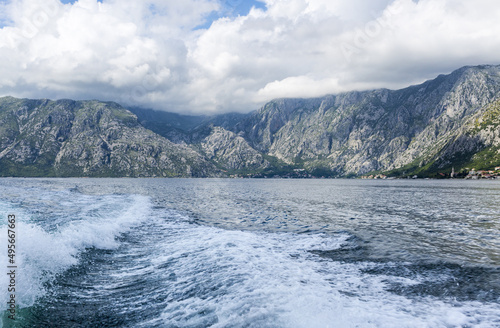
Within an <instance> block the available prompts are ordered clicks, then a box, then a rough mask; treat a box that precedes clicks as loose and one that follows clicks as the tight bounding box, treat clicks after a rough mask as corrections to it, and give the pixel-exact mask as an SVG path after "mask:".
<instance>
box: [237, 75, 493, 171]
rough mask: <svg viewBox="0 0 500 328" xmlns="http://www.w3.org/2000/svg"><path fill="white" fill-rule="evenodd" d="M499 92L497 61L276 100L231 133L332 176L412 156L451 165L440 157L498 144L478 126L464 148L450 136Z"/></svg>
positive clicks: (422, 162)
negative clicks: (390, 86) (412, 80)
mask: <svg viewBox="0 0 500 328" xmlns="http://www.w3.org/2000/svg"><path fill="white" fill-rule="evenodd" d="M499 96H500V66H479V67H464V68H462V69H459V70H457V71H455V72H453V73H452V74H450V75H446V76H444V75H443V76H439V77H438V78H436V79H435V80H432V81H428V82H425V83H423V84H421V85H417V86H412V87H409V88H405V89H402V90H397V91H391V90H384V89H382V90H374V91H366V92H348V93H344V94H339V95H330V96H326V97H323V98H317V99H278V100H274V101H272V102H270V103H268V104H266V105H265V106H264V107H263V108H262V109H260V110H259V111H258V112H257V113H255V114H254V115H252V116H251V117H249V118H247V119H245V120H244V121H242V122H240V124H238V126H237V127H236V129H235V130H234V132H236V133H243V134H242V135H243V136H244V137H245V138H246V139H247V140H248V141H249V143H250V144H251V145H252V146H253V147H254V148H255V149H257V150H259V151H261V152H263V153H265V154H268V155H271V156H275V157H277V158H279V159H281V160H283V161H285V162H288V163H295V164H298V165H303V166H304V167H305V168H307V169H309V170H311V169H313V168H315V167H323V168H326V169H328V170H330V171H331V172H332V174H337V175H347V174H363V173H367V172H370V171H388V170H393V169H397V168H400V167H404V166H412V165H413V166H415V165H414V164H415V163H416V162H418V163H417V165H416V167H412V169H413V170H416V169H418V168H422V167H425V166H427V168H430V167H429V164H436V163H438V164H439V165H438V166H439V167H440V168H445V167H447V166H450V169H451V165H453V162H454V161H450V160H448V161H447V160H445V158H450V156H449V153H450V152H454V153H456V154H457V156H458V157H460V156H459V153H463V154H465V153H466V152H467V149H469V150H471V151H472V152H477V151H481V150H482V149H484V148H485V147H486V146H487V145H489V144H493V143H495V142H496V141H494V139H495V137H494V136H493V135H494V134H488V135H489V136H490V137H488V138H486V134H485V132H484V129H485V127H482V126H481V127H480V130H481V131H476V132H477V133H479V134H480V135H481V136H482V137H478V138H472V139H471V138H469V139H468V140H469V141H468V142H469V146H468V148H467V149H465V148H463V147H465V145H462V146H460V145H459V143H456V142H455V143H454V145H455V146H454V147H455V148H453V150H451V148H450V142H453V141H454V140H456V139H457V138H459V137H460V136H463V135H464V133H466V131H469V130H468V126H469V124H470V122H471V120H472V119H473V117H476V116H477V115H479V116H480V115H482V114H483V113H485V112H486V111H488V108H489V104H491V103H493V102H494V101H495V100H496V99H498V98H499ZM485 138H486V139H488V140H487V141H485V140H486V139H485ZM497 139H498V136H497ZM495 140H496V139H495ZM483 141H484V142H483ZM472 144H473V145H472ZM446 147H447V148H446ZM445 148H446V149H449V150H448V152H445ZM441 157H442V158H441ZM458 157H457V159H458ZM460 160H462V162H463V163H464V164H465V162H467V160H465V161H464V158H463V157H461V159H460Z"/></svg>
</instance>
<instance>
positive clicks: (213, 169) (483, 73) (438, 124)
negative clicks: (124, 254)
mask: <svg viewBox="0 0 500 328" xmlns="http://www.w3.org/2000/svg"><path fill="white" fill-rule="evenodd" d="M131 111H132V112H134V113H135V115H134V114H132V113H131V112H129V111H128V110H125V109H123V108H121V107H120V106H119V105H117V104H114V103H103V102H97V101H88V102H75V101H70V100H61V101H56V102H52V101H48V100H20V99H15V98H10V97H7V98H1V99H0V175H51V176H73V175H83V176H225V175H232V174H240V175H250V176H263V175H265V176H274V175H276V174H278V175H287V176H297V174H296V172H305V173H300V175H301V176H304V174H306V175H307V174H313V175H316V176H352V175H361V174H365V173H368V172H389V173H390V174H392V175H409V174H411V175H413V174H418V175H421V176H433V175H436V174H437V173H438V172H441V173H442V172H449V171H451V168H452V167H454V168H455V170H460V169H465V168H466V167H470V168H472V167H474V168H476V169H485V168H491V167H495V166H500V136H499V135H500V124H499V120H500V119H499V117H500V66H475V67H463V68H461V69H459V70H457V71H455V72H453V73H451V74H449V75H440V76H439V77H437V78H436V79H434V80H431V81H427V82H425V83H423V84H420V85H416V86H411V87H408V88H405V89H401V90H395V91H393V90H387V89H380V90H372V91H363V92H347V93H342V94H338V95H328V96H325V97H321V98H314V99H276V100H273V101H271V102H269V103H267V104H266V105H264V106H263V107H262V108H261V109H260V110H258V111H255V112H253V113H250V114H224V115H219V116H203V117H194V116H182V115H178V114H172V113H165V112H155V111H150V110H144V109H137V108H132V109H131ZM136 115H137V117H136Z"/></svg>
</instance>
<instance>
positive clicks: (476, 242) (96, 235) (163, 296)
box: [0, 178, 500, 328]
mask: <svg viewBox="0 0 500 328" xmlns="http://www.w3.org/2000/svg"><path fill="white" fill-rule="evenodd" d="M8 214H15V215H16V218H17V227H16V250H17V253H16V261H17V262H16V264H17V272H16V300H17V305H18V308H17V312H16V320H15V321H12V320H10V319H9V318H8V317H7V315H8V312H7V311H6V310H7V301H8V299H9V295H10V293H8V292H7V286H8V284H9V276H8V275H6V273H7V272H8V271H7V265H8V263H7V262H8V257H7V215H8ZM0 215H1V220H0V268H1V269H2V271H0V272H3V271H5V273H3V274H1V275H0V302H1V305H0V307H1V310H2V324H3V327H307V328H309V327H313V328H314V327H331V328H334V327H384V328H385V327H395V328H396V327H397V328H400V327H500V181H462V180H460V181H458V180H446V181H436V180H372V181H366V180H320V179H318V180H291V179H282V180H280V179H276V180H274V179H262V180H259V179H255V180H248V179H14V178H3V179H0Z"/></svg>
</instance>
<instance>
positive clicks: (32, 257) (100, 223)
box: [0, 195, 151, 310]
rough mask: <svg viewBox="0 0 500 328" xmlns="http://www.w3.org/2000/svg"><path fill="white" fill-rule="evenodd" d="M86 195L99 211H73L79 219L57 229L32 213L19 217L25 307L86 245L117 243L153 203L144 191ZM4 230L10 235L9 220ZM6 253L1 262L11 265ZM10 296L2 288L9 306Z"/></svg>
mask: <svg viewBox="0 0 500 328" xmlns="http://www.w3.org/2000/svg"><path fill="white" fill-rule="evenodd" d="M73 196H74V197H76V196H75V195H73ZM81 197H82V198H83V200H82V199H80V201H81V202H83V203H87V205H88V206H89V208H93V210H94V211H97V213H96V215H89V211H83V212H82V213H71V214H69V213H67V215H74V216H75V218H74V220H73V221H69V222H68V223H67V224H63V225H61V226H58V227H56V229H55V230H52V231H47V230H45V229H44V228H42V227H41V226H40V223H37V224H35V223H31V222H30V220H29V219H27V218H26V217H24V218H23V220H22V221H20V222H18V224H17V238H16V239H17V240H16V246H17V247H16V250H17V254H16V262H17V263H16V264H17V266H18V269H17V273H18V274H17V276H16V279H17V283H16V285H17V286H16V287H17V288H16V292H17V293H16V294H17V295H16V296H17V301H18V302H17V304H18V305H19V306H20V307H28V306H31V305H33V303H34V302H35V300H36V299H37V298H39V297H40V296H42V295H43V294H44V293H45V290H44V287H43V285H44V283H46V282H47V281H49V280H50V279H53V278H54V277H55V276H56V275H57V274H59V273H62V272H64V271H65V270H67V269H68V268H70V267H71V266H72V265H75V264H77V263H78V256H79V254H81V253H82V252H83V251H85V249H87V248H92V247H95V248H98V249H115V248H117V247H118V246H119V243H118V241H117V240H116V238H117V237H118V236H119V235H120V234H121V233H124V232H127V231H128V230H129V229H130V228H131V227H132V226H133V225H134V224H137V223H139V222H142V221H143V220H146V219H147V218H148V215H149V210H150V208H151V206H150V201H149V198H147V197H144V196H125V195H124V196H109V197H101V198H99V199H95V198H92V197H89V196H84V195H81ZM99 202H100V203H99ZM0 234H1V235H2V236H4V235H6V234H7V227H6V225H2V226H1V227H0ZM6 255H7V254H6V253H5V252H0V265H1V267H6V266H7V260H8V259H7V256H6ZM7 279H8V277H7V276H6V275H5V274H3V275H0V286H6V285H7ZM8 296H9V295H8V294H7V293H6V291H2V293H0V302H1V306H0V309H2V310H5V308H6V306H5V304H6V301H7V297H8Z"/></svg>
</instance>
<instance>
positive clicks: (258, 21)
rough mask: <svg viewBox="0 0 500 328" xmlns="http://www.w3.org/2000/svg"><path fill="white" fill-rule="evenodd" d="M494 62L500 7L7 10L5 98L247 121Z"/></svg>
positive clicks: (269, 1) (3, 21) (238, 4)
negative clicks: (292, 102)
mask: <svg viewBox="0 0 500 328" xmlns="http://www.w3.org/2000/svg"><path fill="white" fill-rule="evenodd" d="M499 54H500V6H499V5H498V0H475V1H470V0H259V1H256V0H182V1H179V0H141V1H138V0H100V1H97V0H78V1H69V0H63V1H62V2H61V1H60V0H0V96H6V95H11V96H15V97H26V98H49V99H61V98H70V99H78V100H83V99H99V100H105V101H116V102H118V103H120V104H122V105H124V106H138V107H144V108H153V109H157V110H165V111H170V112H177V113H183V114H218V113H224V112H250V111H252V110H256V109H258V108H259V107H260V106H262V105H263V104H265V103H266V102H268V101H270V100H272V99H275V98H282V97H319V96H323V95H326V94H336V93H341V92H346V91H352V90H369V89H376V88H390V89H399V88H403V87H406V86H409V85H412V84H417V83H421V82H423V81H425V80H427V79H432V78H434V77H436V76H437V75H439V74H443V73H450V72H451V71H453V70H455V69H458V68H460V67H462V66H465V65H482V64H500V56H499Z"/></svg>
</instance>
